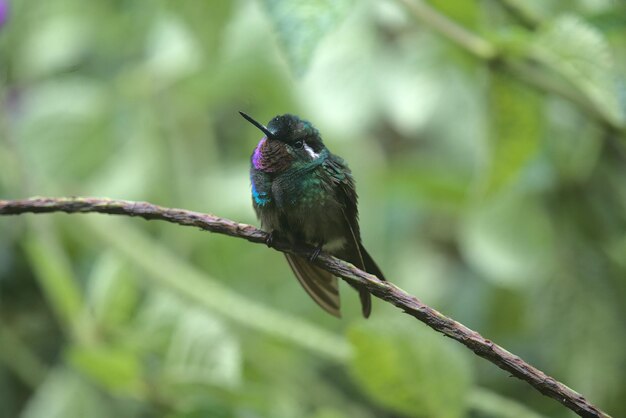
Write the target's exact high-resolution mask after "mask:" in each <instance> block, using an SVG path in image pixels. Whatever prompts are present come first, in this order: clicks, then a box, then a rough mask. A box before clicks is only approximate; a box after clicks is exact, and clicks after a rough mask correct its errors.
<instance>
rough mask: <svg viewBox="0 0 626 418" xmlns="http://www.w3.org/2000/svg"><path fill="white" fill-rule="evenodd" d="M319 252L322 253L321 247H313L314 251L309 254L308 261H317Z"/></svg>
mask: <svg viewBox="0 0 626 418" xmlns="http://www.w3.org/2000/svg"><path fill="white" fill-rule="evenodd" d="M321 252H322V245H318V246H317V247H315V249H314V250H313V252H312V253H311V256H310V257H309V261H310V262H314V261H315V260H317V257H318V256H319V255H320V253H321Z"/></svg>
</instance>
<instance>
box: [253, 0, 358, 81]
mask: <svg viewBox="0 0 626 418" xmlns="http://www.w3.org/2000/svg"><path fill="white" fill-rule="evenodd" d="M263 3H264V5H265V8H266V9H267V11H268V13H269V17H270V20H271V22H272V25H273V26H274V29H275V30H276V33H277V34H278V38H279V39H280V41H281V43H282V44H283V46H284V48H285V52H286V53H287V58H288V60H289V63H290V64H291V67H292V69H293V70H294V72H295V73H296V74H302V73H304V72H305V71H306V69H307V67H308V65H309V63H310V61H311V58H312V56H313V53H314V51H315V48H316V47H317V45H318V44H319V42H320V41H321V40H322V38H323V37H324V36H325V35H326V34H327V33H328V32H330V31H331V30H333V29H334V28H335V27H336V26H337V24H338V23H339V22H341V20H343V18H344V17H345V16H346V15H347V14H348V12H349V11H350V6H351V5H352V3H353V1H352V0H263Z"/></svg>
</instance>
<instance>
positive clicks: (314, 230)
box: [239, 112, 385, 318]
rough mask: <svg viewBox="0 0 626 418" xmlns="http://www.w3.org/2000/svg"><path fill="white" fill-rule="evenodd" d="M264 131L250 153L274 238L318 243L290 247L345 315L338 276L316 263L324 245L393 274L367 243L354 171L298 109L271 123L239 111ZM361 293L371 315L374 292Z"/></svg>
mask: <svg viewBox="0 0 626 418" xmlns="http://www.w3.org/2000/svg"><path fill="white" fill-rule="evenodd" d="M239 113H240V114H241V116H243V117H244V118H245V119H246V120H247V121H248V122H250V123H251V124H252V125H254V126H255V127H257V128H258V129H259V130H260V131H261V132H263V134H264V136H263V137H262V138H261V140H260V141H259V143H258V145H257V146H256V148H255V149H254V151H253V153H252V156H251V157H250V163H251V164H250V182H251V184H252V205H253V206H254V210H255V212H256V214H257V217H258V218H259V220H260V221H261V228H262V229H263V230H265V231H266V232H268V233H269V238H268V245H270V246H271V245H272V244H271V243H272V241H273V240H274V239H278V238H280V239H284V240H286V241H287V242H289V243H292V244H306V245H309V246H312V247H314V248H315V251H313V253H312V256H311V258H308V259H305V258H302V257H299V256H296V255H293V254H285V257H286V258H287V262H288V263H289V266H290V267H291V270H293V273H294V274H295V276H296V278H297V279H298V281H299V282H300V284H301V285H302V287H303V288H304V290H305V291H306V292H307V293H308V294H309V296H310V297H311V298H312V299H313V300H314V301H315V302H316V303H317V304H318V305H319V306H320V307H321V308H323V309H324V310H325V311H327V312H328V313H330V314H332V315H334V316H336V317H340V316H341V311H340V300H339V285H338V280H337V278H336V277H334V276H333V275H332V274H331V273H329V272H327V271H326V270H323V269H321V268H319V267H317V266H316V265H314V264H313V263H312V261H315V258H316V257H317V256H318V255H319V253H320V252H321V251H322V250H323V251H325V252H328V253H329V254H332V255H334V256H335V257H337V258H340V259H343V260H345V261H348V262H350V263H352V264H354V265H355V266H356V267H358V268H360V269H362V270H365V271H367V272H368V273H370V274H373V275H375V276H377V277H378V278H379V279H381V280H385V277H384V276H383V274H382V273H381V271H380V269H379V268H378V266H377V265H376V263H375V262H374V260H373V259H372V257H370V255H369V254H368V252H367V251H366V250H365V248H364V247H363V244H362V243H361V233H360V229H359V221H358V209H357V194H356V189H355V184H354V178H353V177H352V172H351V171H350V169H349V168H348V165H347V164H346V163H345V162H344V160H343V159H342V158H340V157H338V156H337V155H335V154H332V153H331V152H330V151H329V150H328V148H326V146H325V145H324V142H322V137H321V136H320V133H319V131H318V130H317V129H315V127H314V126H313V125H312V124H311V123H310V122H308V121H306V120H303V119H300V118H299V117H298V116H295V115H291V114H285V115H280V116H276V117H274V118H273V119H272V120H270V121H269V123H268V124H267V126H265V125H263V124H261V123H259V122H257V121H256V120H254V119H253V118H252V117H250V116H249V115H247V114H245V113H243V112H239ZM351 286H352V287H354V288H355V289H356V290H357V291H358V292H359V297H360V299H361V310H362V313H363V316H364V317H365V318H367V317H369V316H370V313H371V311H372V301H371V296H370V293H369V292H368V291H367V290H366V289H365V288H364V287H362V286H359V285H355V284H351Z"/></svg>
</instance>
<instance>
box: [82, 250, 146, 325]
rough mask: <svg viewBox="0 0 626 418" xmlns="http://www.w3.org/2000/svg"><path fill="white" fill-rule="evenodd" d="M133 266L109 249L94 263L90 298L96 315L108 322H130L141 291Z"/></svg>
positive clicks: (99, 319) (110, 323)
mask: <svg viewBox="0 0 626 418" xmlns="http://www.w3.org/2000/svg"><path fill="white" fill-rule="evenodd" d="M129 269H130V267H129V266H128V265H125V263H123V262H122V261H121V260H120V259H119V257H117V256H116V255H114V254H113V253H112V252H105V253H104V254H102V255H101V256H100V257H99V258H98V260H97V261H96V263H95V264H94V267H93V271H92V272H91V274H90V276H89V279H88V290H87V298H88V301H89V304H90V307H91V309H92V310H93V313H94V316H95V317H96V319H97V320H98V322H100V323H101V324H104V325H105V326H120V325H123V324H125V323H127V322H128V320H129V319H130V318H131V315H132V313H133V312H134V310H135V308H136V306H137V302H138V298H139V294H138V290H137V288H136V286H137V285H136V283H135V279H134V277H132V274H131V273H130V272H129Z"/></svg>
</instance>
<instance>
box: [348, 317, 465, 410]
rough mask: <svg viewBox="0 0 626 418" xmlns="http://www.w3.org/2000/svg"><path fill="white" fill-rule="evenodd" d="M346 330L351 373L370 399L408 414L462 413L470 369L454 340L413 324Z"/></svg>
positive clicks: (393, 323)
mask: <svg viewBox="0 0 626 418" xmlns="http://www.w3.org/2000/svg"><path fill="white" fill-rule="evenodd" d="M401 324H402V322H400V321H396V322H392V323H389V322H386V323H385V324H380V323H379V324H374V323H370V324H367V325H359V326H358V327H354V328H352V329H351V330H350V331H349V339H350V342H351V343H352V345H353V348H354V357H353V360H352V364H351V371H352V375H353V376H354V378H355V380H356V381H357V382H358V383H359V384H360V386H361V387H362V388H363V389H364V390H365V391H366V392H367V393H368V395H369V396H371V397H372V398H373V399H374V400H376V401H378V402H380V403H381V404H382V405H384V406H385V407H387V408H389V409H392V410H394V411H397V412H399V413H402V414H405V415H407V416H410V417H434V416H436V417H439V418H455V417H461V416H464V413H465V409H466V396H467V394H468V391H469V389H470V386H471V381H472V376H471V375H472V373H471V368H470V364H469V362H468V361H467V357H466V356H465V355H464V353H463V352H462V351H460V350H459V349H458V347H456V346H454V345H453V344H454V343H453V342H451V341H449V340H446V339H444V338H443V337H442V336H441V335H439V334H437V333H434V332H432V330H430V329H426V328H424V327H420V328H416V327H415V323H414V322H410V323H408V324H407V326H406V327H404V326H401Z"/></svg>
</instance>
